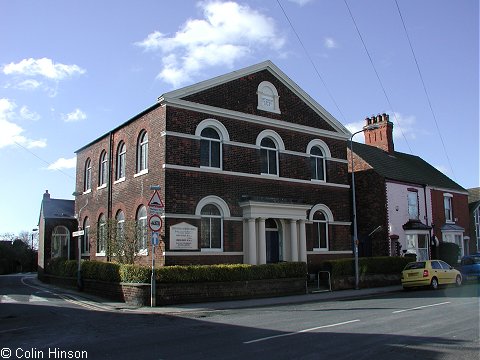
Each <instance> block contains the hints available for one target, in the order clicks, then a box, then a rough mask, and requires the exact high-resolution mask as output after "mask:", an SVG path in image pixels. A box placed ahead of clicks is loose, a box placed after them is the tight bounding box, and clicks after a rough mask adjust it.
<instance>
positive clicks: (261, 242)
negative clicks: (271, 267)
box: [258, 218, 267, 264]
mask: <svg viewBox="0 0 480 360" xmlns="http://www.w3.org/2000/svg"><path fill="white" fill-rule="evenodd" d="M266 263H267V243H266V240H265V219H263V218H260V219H258V264H266Z"/></svg>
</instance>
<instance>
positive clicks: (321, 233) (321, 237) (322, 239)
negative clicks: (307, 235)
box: [313, 211, 328, 251]
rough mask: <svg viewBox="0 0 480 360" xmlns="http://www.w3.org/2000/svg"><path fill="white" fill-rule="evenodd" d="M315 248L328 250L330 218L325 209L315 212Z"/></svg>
mask: <svg viewBox="0 0 480 360" xmlns="http://www.w3.org/2000/svg"><path fill="white" fill-rule="evenodd" d="M313 250H327V251H328V220H327V216H325V214H324V213H323V211H317V212H315V214H313Z"/></svg>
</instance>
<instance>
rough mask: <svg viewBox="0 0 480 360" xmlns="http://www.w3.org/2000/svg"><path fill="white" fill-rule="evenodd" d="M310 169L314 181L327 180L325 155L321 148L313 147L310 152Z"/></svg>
mask: <svg viewBox="0 0 480 360" xmlns="http://www.w3.org/2000/svg"><path fill="white" fill-rule="evenodd" d="M310 168H311V171H312V179H313V180H321V181H325V180H326V176H325V153H324V152H323V149H322V148H321V147H320V146H313V147H312V148H311V150H310Z"/></svg>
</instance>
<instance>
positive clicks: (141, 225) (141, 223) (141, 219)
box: [136, 205, 148, 255]
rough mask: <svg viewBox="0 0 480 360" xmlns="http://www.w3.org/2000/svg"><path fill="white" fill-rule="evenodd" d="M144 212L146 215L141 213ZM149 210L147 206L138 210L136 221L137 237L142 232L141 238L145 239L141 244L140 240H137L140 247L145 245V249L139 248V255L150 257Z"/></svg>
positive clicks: (142, 206)
mask: <svg viewBox="0 0 480 360" xmlns="http://www.w3.org/2000/svg"><path fill="white" fill-rule="evenodd" d="M141 210H143V212H144V214H141V215H142V216H140V211H141ZM147 218H148V215H147V208H146V207H145V205H141V206H139V207H138V209H137V214H136V221H137V234H136V235H137V236H139V233H140V231H141V232H142V234H141V237H142V238H143V240H142V243H143V244H141V243H140V242H139V241H140V239H138V238H137V242H138V245H143V247H140V246H139V247H138V255H148V226H147Z"/></svg>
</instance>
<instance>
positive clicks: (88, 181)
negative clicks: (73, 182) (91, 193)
mask: <svg viewBox="0 0 480 360" xmlns="http://www.w3.org/2000/svg"><path fill="white" fill-rule="evenodd" d="M83 184H84V188H83V191H88V190H91V189H92V161H91V160H90V158H88V159H87V161H85V179H84V183H83Z"/></svg>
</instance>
